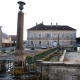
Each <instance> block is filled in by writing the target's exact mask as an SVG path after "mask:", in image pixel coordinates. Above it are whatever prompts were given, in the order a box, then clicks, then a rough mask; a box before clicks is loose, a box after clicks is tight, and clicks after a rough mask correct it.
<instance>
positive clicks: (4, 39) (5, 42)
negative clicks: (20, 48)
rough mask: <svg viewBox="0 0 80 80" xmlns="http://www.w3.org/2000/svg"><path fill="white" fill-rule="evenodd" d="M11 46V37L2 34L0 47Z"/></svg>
mask: <svg viewBox="0 0 80 80" xmlns="http://www.w3.org/2000/svg"><path fill="white" fill-rule="evenodd" d="M11 45H12V44H11V37H10V36H9V35H8V34H6V33H3V32H2V47H10V46H11Z"/></svg>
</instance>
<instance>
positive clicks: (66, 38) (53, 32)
mask: <svg viewBox="0 0 80 80" xmlns="http://www.w3.org/2000/svg"><path fill="white" fill-rule="evenodd" d="M27 44H28V47H31V46H34V47H42V46H46V47H53V46H65V47H66V46H68V47H70V46H76V29H74V28H72V27H69V26H67V25H58V24H57V23H56V25H52V23H51V25H44V24H43V23H40V24H36V26H34V27H32V28H29V29H27Z"/></svg>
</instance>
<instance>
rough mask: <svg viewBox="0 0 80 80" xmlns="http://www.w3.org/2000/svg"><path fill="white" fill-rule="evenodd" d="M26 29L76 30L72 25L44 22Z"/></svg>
mask: <svg viewBox="0 0 80 80" xmlns="http://www.w3.org/2000/svg"><path fill="white" fill-rule="evenodd" d="M28 30H76V29H74V28H72V27H69V26H67V25H44V24H42V23H41V24H37V25H36V26H34V27H32V28H29V29H28Z"/></svg>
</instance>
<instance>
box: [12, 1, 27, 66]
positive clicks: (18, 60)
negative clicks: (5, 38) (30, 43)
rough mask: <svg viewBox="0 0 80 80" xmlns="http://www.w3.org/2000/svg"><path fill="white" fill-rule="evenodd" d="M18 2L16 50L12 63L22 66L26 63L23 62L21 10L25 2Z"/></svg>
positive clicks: (24, 55) (24, 56) (24, 53)
mask: <svg viewBox="0 0 80 80" xmlns="http://www.w3.org/2000/svg"><path fill="white" fill-rule="evenodd" d="M18 4H19V9H20V11H19V12H18V21H17V42H16V51H15V52H14V53H13V55H14V64H15V65H19V66H23V67H24V66H25V64H26V63H25V60H26V51H25V50H24V48H23V24H24V13H23V12H22V10H23V6H24V5H25V3H24V2H22V1H19V2H18ZM15 65H14V66H15Z"/></svg>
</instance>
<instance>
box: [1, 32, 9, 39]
mask: <svg viewBox="0 0 80 80" xmlns="http://www.w3.org/2000/svg"><path fill="white" fill-rule="evenodd" d="M2 38H4V39H9V38H10V36H9V35H7V34H6V33H3V32H2Z"/></svg>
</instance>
